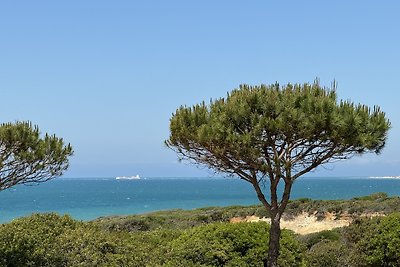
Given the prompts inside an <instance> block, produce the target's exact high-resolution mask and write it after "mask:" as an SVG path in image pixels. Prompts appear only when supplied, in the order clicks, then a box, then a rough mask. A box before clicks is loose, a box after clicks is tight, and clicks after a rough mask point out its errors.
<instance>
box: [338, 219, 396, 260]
mask: <svg viewBox="0 0 400 267" xmlns="http://www.w3.org/2000/svg"><path fill="white" fill-rule="evenodd" d="M345 237H346V238H347V242H348V243H349V244H354V245H353V246H354V250H355V254H356V255H358V260H357V265H356V266H400V245H399V244H400V213H393V214H390V215H388V216H387V217H380V218H373V219H363V220H358V221H356V222H355V223H353V224H352V225H350V227H348V228H347V229H346V230H345Z"/></svg>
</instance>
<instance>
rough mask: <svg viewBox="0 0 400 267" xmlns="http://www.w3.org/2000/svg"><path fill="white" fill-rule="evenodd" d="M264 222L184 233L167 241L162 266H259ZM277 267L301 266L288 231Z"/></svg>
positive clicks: (264, 250)
mask: <svg viewBox="0 0 400 267" xmlns="http://www.w3.org/2000/svg"><path fill="white" fill-rule="evenodd" d="M268 231H269V225H268V224H267V223H262V222H261V223H237V224H229V223H215V224H209V225H204V226H199V227H195V228H192V229H189V230H186V231H185V232H184V233H183V234H182V235H181V236H180V237H179V238H177V239H175V240H173V241H172V242H171V250H170V253H171V254H170V256H169V260H167V261H166V262H165V266H263V261H264V259H265V257H266V255H267V247H268V235H269V234H268ZM280 253H281V254H280V258H279V264H280V265H279V266H282V267H284V266H291V267H293V266H302V264H303V258H302V250H301V246H300V244H299V242H298V241H297V240H296V239H295V238H294V237H293V234H291V232H289V231H285V230H284V231H283V232H282V238H281V252H280Z"/></svg>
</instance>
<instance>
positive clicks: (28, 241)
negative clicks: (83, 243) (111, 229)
mask: <svg viewBox="0 0 400 267" xmlns="http://www.w3.org/2000/svg"><path fill="white" fill-rule="evenodd" d="M78 225H79V223H78V222H76V221H74V220H73V219H71V217H69V216H66V215H65V216H59V215H57V214H54V213H52V214H34V215H32V216H30V217H24V218H20V219H16V220H14V221H13V222H11V223H9V224H3V225H0V264H2V265H3V266H59V265H60V262H61V260H62V259H61V255H60V254H55V253H51V251H52V250H53V246H54V244H55V243H56V240H57V238H58V236H60V235H62V234H63V233H64V232H65V231H66V230H68V229H74V228H76V227H77V226H78Z"/></svg>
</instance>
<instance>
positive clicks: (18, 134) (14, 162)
mask: <svg viewBox="0 0 400 267" xmlns="http://www.w3.org/2000/svg"><path fill="white" fill-rule="evenodd" d="M72 154H73V150H72V147H71V145H70V144H67V145H65V144H64V141H63V139H61V138H57V137H56V136H54V135H48V134H46V135H45V136H44V137H40V132H39V128H38V127H37V126H32V124H31V123H29V122H16V123H4V124H1V125H0V190H4V189H6V188H9V187H11V186H14V185H16V184H26V183H39V182H44V181H47V180H49V179H51V178H54V177H56V176H60V175H62V173H63V171H65V170H66V169H67V168H68V165H69V161H68V157H69V156H71V155H72Z"/></svg>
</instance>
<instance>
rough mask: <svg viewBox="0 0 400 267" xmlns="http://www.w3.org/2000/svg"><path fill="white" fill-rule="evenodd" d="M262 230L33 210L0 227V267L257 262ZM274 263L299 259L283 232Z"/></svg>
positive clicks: (265, 230) (264, 240) (263, 236)
mask: <svg viewBox="0 0 400 267" xmlns="http://www.w3.org/2000/svg"><path fill="white" fill-rule="evenodd" d="M267 233H268V225H267V224H266V223H252V224H250V223H240V224H230V223H214V224H207V225H203V226H199V227H193V228H190V229H187V230H185V231H180V230H169V229H164V230H161V229H160V230H155V231H147V232H133V233H129V232H124V231H120V230H119V231H105V230H103V229H101V228H99V227H98V225H96V224H93V223H82V222H77V221H74V220H72V219H71V218H70V217H68V216H58V215H55V214H41V215H39V214H36V215H32V216H30V217H26V218H21V219H18V220H15V221H14V222H12V223H9V224H4V225H2V226H1V228H0V257H1V265H2V266H262V265H263V263H262V262H263V259H264V257H265V253H266V250H267V242H268V237H267V235H268V234H267ZM280 262H281V266H302V265H301V263H302V262H303V260H302V251H301V246H300V244H299V242H298V241H297V240H296V239H295V237H294V235H293V234H292V233H290V232H287V231H284V232H283V235H282V256H281V259H280Z"/></svg>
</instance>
